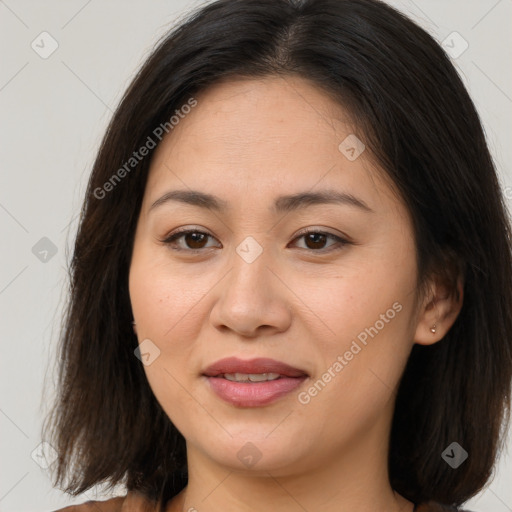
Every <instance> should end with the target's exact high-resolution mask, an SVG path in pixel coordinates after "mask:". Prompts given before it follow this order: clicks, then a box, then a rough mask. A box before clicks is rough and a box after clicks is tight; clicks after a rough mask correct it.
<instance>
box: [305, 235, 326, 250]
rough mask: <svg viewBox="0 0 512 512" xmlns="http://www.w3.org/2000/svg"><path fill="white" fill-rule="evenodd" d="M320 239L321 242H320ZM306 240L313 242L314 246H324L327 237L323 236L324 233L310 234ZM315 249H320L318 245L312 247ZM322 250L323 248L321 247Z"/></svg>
mask: <svg viewBox="0 0 512 512" xmlns="http://www.w3.org/2000/svg"><path fill="white" fill-rule="evenodd" d="M319 238H320V240H319ZM306 239H307V240H308V241H312V242H313V244H320V246H321V245H323V243H324V242H325V235H323V234H322V233H310V234H309V235H308V236H307V237H306ZM312 248H313V249H318V248H319V247H317V246H316V245H315V246H314V247H312ZM320 248H321V247H320Z"/></svg>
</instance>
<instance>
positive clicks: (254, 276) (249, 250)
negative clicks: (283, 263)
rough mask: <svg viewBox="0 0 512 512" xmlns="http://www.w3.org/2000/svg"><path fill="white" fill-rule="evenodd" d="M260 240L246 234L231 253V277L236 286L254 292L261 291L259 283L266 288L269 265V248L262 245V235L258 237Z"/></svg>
mask: <svg viewBox="0 0 512 512" xmlns="http://www.w3.org/2000/svg"><path fill="white" fill-rule="evenodd" d="M258 238H259V239H260V242H261V243H260V242H259V241H258V240H257V239H256V238H255V237H254V236H251V235H249V236H246V237H245V238H244V239H243V240H242V241H241V242H240V243H239V244H238V245H237V246H236V247H235V254H234V255H233V258H232V262H233V271H232V276H231V279H232V280H233V283H232V284H233V285H234V286H235V287H236V288H241V289H244V288H245V287H247V290H246V291H251V290H252V292H253V293H254V294H257V293H259V292H261V285H263V284H264V283H265V286H263V288H265V289H267V287H268V283H267V281H268V279H269V274H271V272H270V271H269V269H268V268H267V267H268V266H270V265H271V261H270V259H271V252H272V251H271V249H270V248H269V247H268V244H265V245H267V247H264V245H263V240H262V239H263V236H260V237H258Z"/></svg>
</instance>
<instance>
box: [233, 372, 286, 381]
mask: <svg viewBox="0 0 512 512" xmlns="http://www.w3.org/2000/svg"><path fill="white" fill-rule="evenodd" d="M223 377H224V378H225V379H227V380H231V381H234V382H264V381H266V380H276V379H278V378H279V373H225V374H224V375H223Z"/></svg>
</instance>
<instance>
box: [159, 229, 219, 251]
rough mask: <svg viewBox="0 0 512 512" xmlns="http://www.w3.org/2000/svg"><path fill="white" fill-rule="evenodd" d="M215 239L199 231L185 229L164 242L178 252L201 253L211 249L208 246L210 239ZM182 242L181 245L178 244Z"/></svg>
mask: <svg viewBox="0 0 512 512" xmlns="http://www.w3.org/2000/svg"><path fill="white" fill-rule="evenodd" d="M209 238H212V239H213V237H212V236H211V235H209V234H208V233H204V232H203V231H199V230H197V229H184V230H181V231H178V232H176V233H173V234H171V235H170V236H168V237H167V238H166V239H165V240H162V242H163V243H164V244H167V245H170V246H172V248H173V249H175V250H177V251H187V250H190V251H199V250H201V249H205V248H206V249H210V248H211V246H210V247H208V246H207V245H206V243H207V242H208V239H209ZM178 242H181V243H178Z"/></svg>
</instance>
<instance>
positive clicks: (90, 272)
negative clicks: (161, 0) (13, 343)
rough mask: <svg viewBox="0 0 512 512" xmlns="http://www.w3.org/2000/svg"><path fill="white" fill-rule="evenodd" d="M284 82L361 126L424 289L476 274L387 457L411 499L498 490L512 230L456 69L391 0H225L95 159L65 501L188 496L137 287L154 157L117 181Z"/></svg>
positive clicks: (171, 49)
mask: <svg viewBox="0 0 512 512" xmlns="http://www.w3.org/2000/svg"><path fill="white" fill-rule="evenodd" d="M272 75H281V76H286V75H295V76H300V77H302V78H304V79H307V80H309V81H310V82H311V83H313V84H314V85H315V86H317V87H318V88H321V89H322V90H324V91H325V92H326V93H328V94H329V95H331V96H332V97H333V98H335V99H336V101H338V103H339V104H340V105H341V106H342V107H343V108H345V109H346V111H347V112H348V113H349V114H350V116H351V119H352V120H353V121H354V123H355V126H357V127H358V130H359V131H358V133H361V134H362V135H361V137H360V138H364V142H365V144H366V147H367V150H368V151H369V154H371V155H372V156H373V157H374V158H375V160H376V161H377V162H378V163H379V164H380V166H381V168H382V169H383V171H384V172H385V175H386V176H387V177H388V178H389V179H390V180H391V182H392V183H393V184H394V186H396V189H397V190H398V191H399V193H400V195H401V197H402V199H403V201H404V202H405V204H406V205H407V207H408V210H409V211H410V214H411V217H412V219H413V223H414V231H415V233H414V234H415V240H416V247H417V261H418V271H419V281H418V287H417V289H418V290H420V289H422V286H423V284H424V283H425V282H426V280H427V278H428V277H429V276H431V275H432V273H433V272H440V273H443V272H444V273H445V274H446V275H447V276H448V277H450V278H451V282H455V279H456V277H457V276H463V279H464V303H463V307H462V310H461V312H460V314H459V316H458V318H457V320H456V321H455V324H454V325H453V327H452V329H451V330H450V331H449V332H448V334H447V335H446V336H445V338H444V339H443V340H441V341H440V342H438V343H435V344H434V345H432V346H420V345H417V344H416V345H414V347H413V349H412V353H411V355H410V358H409V361H408V363H407V366H406V368H405V372H404V374H403V378H402V380H401V383H400V387H399V389H398V392H397V401H396V409H395V415H394V419H393V424H392V432H391V439H390V453H389V470H390V480H391V485H392V487H393V488H394V489H395V490H396V491H397V492H399V493H400V494H402V495H403V496H405V497H406V498H408V499H409V500H411V501H413V502H414V503H419V502H422V501H427V500H435V501H439V502H441V503H445V504H454V505H460V504H462V503H463V502H465V501H466V500H467V499H468V498H470V497H471V496H473V495H475V494H476V493H477V492H478V491H479V490H481V489H482V487H483V486H484V485H485V484H486V482H487V481H488V480H489V478H490V476H491V473H492V469H493V467H494V464H495V462H496V458H497V454H498V453H499V450H500V449H501V444H500V443H501V442H503V437H504V435H503V433H504V431H505V429H506V428H507V426H508V422H509V418H510V407H509V401H510V385H511V379H512V344H511V333H512V314H511V312H512V275H511V270H512V259H511V236H510V235H511V229H510V224H509V220H508V217H507V214H506V208H505V205H504V200H503V197H502V194H501V191H500V188H499V185H498V180H497V175H496V170H495V167H494V164H493V161H492V158H491V156H490V153H489V150H488V147H487V144H486V140H485V137H484V133H483V129H482V126H481V122H480V120H479V117H478V114H477V112H476V109H475V106H474V104H473V102H472V101H471V99H470V97H469V95H468V92H467V91H466V89H465V87H464V85H463V83H462V81H461V79H460V78H459V76H458V74H457V72H456V70H455V68H454V66H453V65H452V63H451V62H450V59H449V58H448V57H447V55H446V54H445V53H444V51H443V50H442V48H441V47H440V46H439V45H438V44H437V43H436V42H435V40H434V39H433V38H432V37H431V36H430V35H429V34H428V33H427V32H426V31H424V30H423V29H422V28H420V27H419V26H417V25H416V24H415V23H413V22H412V21H411V20H410V19H408V18H407V17H406V16H404V15H403V14H401V13H400V12H398V11H397V10H395V9H393V8H391V7H390V6H388V5H387V4H385V3H383V2H380V1H377V0H304V1H300V0H296V1H295V0H218V1H216V2H213V3H211V4H208V5H206V6H205V7H203V8H201V9H200V10H198V11H196V12H194V13H193V14H192V15H190V17H189V18H188V19H186V20H185V21H184V22H182V23H181V24H180V25H179V26H177V27H176V28H175V29H173V30H172V31H171V32H170V33H169V34H168V35H167V36H166V37H165V38H164V39H163V40H162V41H160V42H159V44H158V45H157V47H156V49H155V50H154V51H153V53H152V54H151V55H150V56H149V58H148V59H147V61H146V62H145V64H144V65H143V66H142V68H141V69H140V71H139V72H138V74H137V76H136V77H135V79H134V80H133V82H132V83H131V85H130V86H129V88H128V89H127V91H126V93H125V95H124V97H123V98H122V100H121V102H120V104H119V106H118V108H117V110H116V112H115V114H114V116H113V118H112V120H111V122H110V125H109V127H108V130H107V132H106V135H105V137H104V139H103V142H102V144H101V148H100V150H99V153H98V155H97V158H96V161H95V163H94V167H93V169H92V174H91V176H90V180H89V183H88V189H87V193H86V197H85V201H84V205H83V209H82V211H81V217H80V225H79V229H78V234H77V237H76V241H75V245H74V253H73V256H72V260H71V264H70V280H71V286H70V301H69V306H68V309H67V313H66V317H65V319H64V327H63V331H62V336H61V340H60V345H59V351H60V361H59V364H60V369H59V374H58V379H59V382H58V383H59V388H58V397H57V400H56V402H55V406H54V408H53V410H52V411H51V414H50V415H48V417H47V421H46V422H45V425H44V427H43V430H44V432H47V434H46V433H44V438H45V439H47V440H48V441H50V442H51V443H52V445H53V446H54V447H55V448H56V449H57V451H58V453H59V458H58V462H57V463H56V465H55V468H56V480H55V481H56V485H58V484H62V483H63V482H64V481H65V478H66V477H69V480H68V481H67V483H66V487H65V490H66V491H67V492H69V493H71V494H73V495H77V494H80V493H82V492H84V491H86V490H87V489H89V488H91V487H92V486H94V485H95V484H98V483H110V484H112V485H114V484H116V483H125V484H126V486H127V488H128V490H135V489H138V490H139V491H140V492H142V493H144V494H145V495H146V496H148V497H149V498H151V499H154V500H160V501H161V502H162V503H165V501H167V500H168V499H169V498H170V497H172V496H173V495H175V494H176V493H177V492H179V491H180V490H181V489H182V488H183V487H184V486H185V485H186V483H187V468H186V451H185V440H184V438H183V436H182V435H181V434H180V433H179V432H178V431H177V429H176V428H175V427H174V425H173V424H172V423H171V422H170V420H169V419H168V417H167V415H166V414H165V412H164V411H163V410H162V408H161V406H160V405H159V403H158V402H157V400H156V399H155V397H154V395H153V393H152V391H151V388H150V386H149V384H148V381H147V379H146V376H145V373H144V370H143V366H142V364H141V362H140V361H139V360H138V359H137V358H136V357H135V356H134V349H135V348H136V347H137V339H136V337H135V335H134V333H133V331H132V326H131V321H132V314H131V307H130V299H129V294H128V274H129V267H130V259H131V251H132V246H133V240H134V233H135V226H136V222H137V219H138V215H139V211H140V206H141V201H142V197H143V194H144V189H145V183H146V178H147V175H148V169H149V166H150V163H151V154H150V155H148V156H147V157H146V158H144V159H141V160H140V162H138V163H137V165H135V166H134V167H133V169H130V171H129V172H128V171H127V172H126V173H122V174H123V176H122V179H120V180H117V181H116V182H115V183H114V185H115V186H114V185H112V186H111V187H105V183H107V182H110V183H113V182H112V181H109V180H112V176H113V174H114V173H116V170H118V169H121V168H123V166H125V167H124V168H125V170H126V169H127V168H126V162H128V161H129V159H130V158H131V157H132V156H133V153H134V151H137V150H138V149H139V148H140V147H142V146H144V145H145V144H146V143H147V140H148V137H152V138H153V139H154V137H155V129H156V128H157V127H159V126H162V124H163V123H166V122H168V121H169V119H170V118H171V116H172V115H173V114H174V113H175V111H176V110H178V109H180V108H181V107H182V105H184V104H186V103H187V102H188V101H190V98H192V97H193V96H194V95H196V94H198V93H199V92H200V91H202V90H204V89H206V88H207V87H209V86H210V85H212V84H214V83H216V82H219V81H220V80H230V79H233V78H237V77H249V78H250V77H264V76H272ZM118 176H119V174H118ZM107 188H108V191H107V192H105V191H106V190H107ZM98 191H102V192H98ZM453 441H456V442H458V443H459V444H460V445H461V446H462V447H463V448H464V449H465V450H466V451H467V452H468V453H469V458H468V459H467V460H466V461H465V462H464V463H463V464H462V465H461V466H460V467H458V468H457V469H456V470H455V469H452V468H451V467H450V466H449V465H448V464H446V463H445V462H444V461H443V459H442V458H441V453H442V452H443V450H444V449H445V448H446V447H447V446H448V445H450V443H452V442H453ZM72 466H73V467H72Z"/></svg>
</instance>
